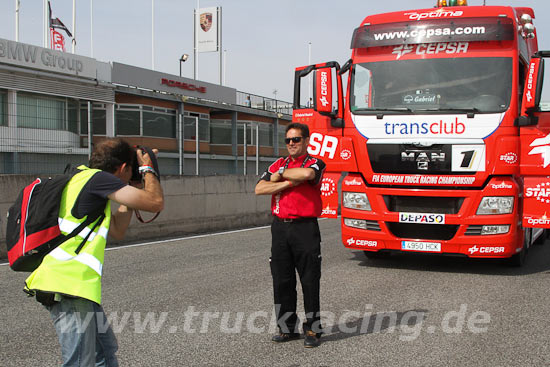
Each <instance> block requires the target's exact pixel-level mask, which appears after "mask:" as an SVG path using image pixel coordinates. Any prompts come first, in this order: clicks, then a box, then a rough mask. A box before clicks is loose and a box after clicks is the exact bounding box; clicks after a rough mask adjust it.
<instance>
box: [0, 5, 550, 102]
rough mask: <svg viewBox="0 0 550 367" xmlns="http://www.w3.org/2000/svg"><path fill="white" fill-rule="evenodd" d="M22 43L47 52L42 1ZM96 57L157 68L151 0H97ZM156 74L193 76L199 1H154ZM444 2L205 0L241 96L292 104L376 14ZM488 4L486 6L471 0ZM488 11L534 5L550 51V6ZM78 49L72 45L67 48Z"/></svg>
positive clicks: (11, 24)
mask: <svg viewBox="0 0 550 367" xmlns="http://www.w3.org/2000/svg"><path fill="white" fill-rule="evenodd" d="M20 1H21V12H20V28H19V32H20V33H19V41H20V42H24V43H29V44H34V45H38V46H42V39H43V35H42V0H20ZM0 3H1V4H2V7H1V9H2V11H1V12H0V38H6V39H10V40H14V39H15V15H14V14H15V0H0ZM72 3H73V1H72V0H52V9H53V13H54V16H56V17H59V18H60V19H61V20H62V21H63V22H64V23H65V25H67V26H68V27H69V29H71V30H72ZM93 3H94V14H93V19H94V27H93V42H94V44H93V52H94V54H93V57H94V58H96V59H98V60H100V61H116V62H121V63H126V64H131V65H135V66H140V67H144V68H151V0H94V1H93ZM154 3H155V33H154V34H155V51H156V52H155V54H156V56H155V69H156V70H158V71H161V72H167V73H171V74H175V75H177V74H179V62H178V59H179V57H180V56H181V54H183V53H188V54H189V55H190V59H189V60H188V61H187V62H186V63H185V64H184V65H183V76H185V77H193V61H192V54H193V25H192V21H193V9H194V8H195V7H196V5H197V1H196V0H154ZM435 3H436V0H417V1H413V0H393V1H380V0H343V1H334V0H273V1H265V0H201V1H200V6H201V8H202V7H211V6H221V7H222V8H223V48H224V49H227V63H226V67H227V76H226V84H227V85H228V86H231V87H234V88H237V89H238V90H241V91H245V92H250V93H254V94H259V95H263V96H267V97H273V96H274V94H273V91H274V90H275V89H276V90H277V91H278V92H277V98H278V99H282V100H286V101H290V100H291V99H292V90H293V76H294V68H295V67H296V66H301V65H306V64H307V63H308V43H309V42H311V43H312V52H311V61H312V63H318V62H324V61H332V60H335V61H338V62H340V64H343V63H344V62H345V61H346V60H347V59H348V58H349V57H350V52H351V51H350V49H349V44H350V40H351V36H352V32H353V30H354V29H355V28H356V27H357V26H358V25H359V24H360V23H361V21H362V20H363V19H364V18H365V17H366V16H367V15H371V14H376V13H383V12H390V11H398V10H410V9H422V8H431V7H433V6H434V5H435ZM469 4H470V5H482V4H483V0H469ZM486 4H487V5H512V6H528V7H532V8H533V9H534V11H535V17H536V18H535V21H534V23H535V26H537V32H538V36H539V47H540V49H550V1H548V0H533V1H526V0H486ZM76 37H77V47H76V53H77V54H80V55H84V56H90V0H77V27H76ZM66 46H67V49H68V50H69V51H70V50H71V46H70V43H69V42H67V45H66ZM218 62H219V56H218V54H217V53H203V54H201V55H200V59H199V79H201V80H204V81H208V82H213V83H218V80H219V72H218Z"/></svg>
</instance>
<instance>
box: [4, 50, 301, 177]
mask: <svg viewBox="0 0 550 367" xmlns="http://www.w3.org/2000/svg"><path fill="white" fill-rule="evenodd" d="M291 114H292V110H291V106H290V103H284V102H281V101H277V100H274V99H269V98H264V97H260V96H255V95H251V94H247V93H243V92H239V91H237V90H235V89H234V88H228V87H224V86H220V85H216V84H211V83H206V82H202V81H197V80H193V79H188V78H182V77H179V76H175V75H171V74H166V73H160V72H157V71H152V70H148V69H143V68H138V67H135V66H131V65H125V64H120V63H117V62H113V63H105V62H99V61H97V60H95V59H91V58H88V57H84V56H79V55H74V54H69V53H64V52H59V51H54V50H50V49H46V48H42V47H37V46H33V45H28V44H23V43H18V42H14V41H9V40H4V39H0V173H1V174H48V173H61V172H63V170H64V169H65V167H66V166H67V164H70V165H72V166H75V165H78V164H83V163H86V162H87V161H88V156H89V153H90V151H91V144H92V145H93V144H94V143H97V142H98V141H100V140H101V139H104V138H105V137H114V136H118V137H123V138H125V139H126V140H128V141H129V142H130V143H131V144H133V145H144V146H149V147H152V148H158V149H159V151H160V152H159V164H160V167H161V171H162V174H170V175H178V174H191V175H195V174H200V175H215V174H255V173H257V172H261V171H263V169H265V167H266V166H267V165H269V164H270V162H272V161H273V160H274V159H275V158H276V157H277V156H278V154H279V151H281V153H282V154H284V150H281V149H284V129H285V126H286V125H287V124H289V123H290V121H291ZM90 143H91V144H90ZM245 162H246V164H245Z"/></svg>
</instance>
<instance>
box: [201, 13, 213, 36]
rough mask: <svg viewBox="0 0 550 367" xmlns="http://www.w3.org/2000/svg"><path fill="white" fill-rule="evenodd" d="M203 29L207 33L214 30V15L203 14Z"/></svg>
mask: <svg viewBox="0 0 550 367" xmlns="http://www.w3.org/2000/svg"><path fill="white" fill-rule="evenodd" d="M201 28H202V30H203V31H205V32H208V31H209V30H210V28H212V13H202V14H201Z"/></svg>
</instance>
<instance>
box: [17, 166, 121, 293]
mask: <svg viewBox="0 0 550 367" xmlns="http://www.w3.org/2000/svg"><path fill="white" fill-rule="evenodd" d="M78 169H80V170H81V172H79V173H77V174H76V175H74V176H73V177H72V178H71V180H70V181H69V183H68V184H67V186H66V187H65V190H63V195H62V196H61V207H60V209H59V228H60V229H61V232H62V233H63V234H69V233H71V232H72V231H73V230H74V229H75V228H76V227H78V225H79V224H81V223H82V222H84V221H85V220H86V217H84V218H80V219H77V218H75V217H73V215H72V214H71V211H72V209H73V206H74V204H75V203H76V200H77V198H78V195H79V194H80V192H81V191H82V189H83V188H84V185H86V183H87V182H88V181H89V180H90V179H91V178H92V176H93V175H94V174H96V173H97V172H99V171H100V170H98V169H90V168H88V167H85V166H80V167H78ZM98 220H101V217H100V218H98V219H97V220H96V221H95V222H97V221H98ZM95 222H94V223H91V224H90V225H89V226H88V227H86V228H84V229H83V230H82V231H81V232H80V234H78V235H76V236H75V237H73V238H70V239H68V240H67V241H65V242H63V243H62V244H61V245H59V246H58V247H57V248H55V249H53V250H52V251H51V252H50V253H49V254H48V255H46V256H45V257H44V260H43V261H42V263H41V264H40V266H39V267H38V268H37V269H36V270H35V271H34V272H33V273H32V274H31V275H30V276H29V277H28V278H27V280H26V281H25V283H26V288H27V289H28V290H30V291H31V292H32V291H35V290H40V291H44V292H53V293H60V294H65V295H70V296H75V297H81V298H86V299H89V300H90V301H93V302H96V303H98V304H101V273H102V270H103V258H104V254H105V245H106V244H107V234H108V232H109V225H110V223H111V201H110V200H108V201H107V205H106V206H105V218H104V219H103V221H102V223H101V224H98V225H97V226H96V227H95V229H94V231H93V232H92V233H90V231H91V229H92V228H93V227H94V224H95ZM88 233H90V236H89V237H88V240H87V241H86V243H85V244H84V246H83V247H82V249H81V251H80V252H79V253H78V254H77V253H76V252H75V251H76V249H77V248H78V246H79V245H80V244H81V243H82V241H83V240H84V238H85V237H86V235H88Z"/></svg>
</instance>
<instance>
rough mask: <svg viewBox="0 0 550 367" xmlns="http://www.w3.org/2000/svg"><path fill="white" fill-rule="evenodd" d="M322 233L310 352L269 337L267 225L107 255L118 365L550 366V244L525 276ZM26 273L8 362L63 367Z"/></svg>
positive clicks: (1, 349) (4, 276)
mask: <svg viewBox="0 0 550 367" xmlns="http://www.w3.org/2000/svg"><path fill="white" fill-rule="evenodd" d="M320 225H321V232H322V237H323V243H322V252H323V275H322V281H321V307H322V310H323V313H324V314H323V320H324V326H325V328H326V334H325V335H324V336H323V338H322V344H321V346H320V347H318V348H313V349H305V348H304V347H303V341H302V340H296V341H291V342H288V343H285V344H282V345H279V344H274V343H272V342H271V341H270V339H271V334H272V332H273V330H274V326H273V325H274V324H273V321H272V320H271V317H272V315H273V306H272V288H271V275H270V272H269V265H268V258H269V254H270V245H269V243H270V238H271V234H270V229H269V228H267V227H263V228H255V229H250V230H245V231H236V232H231V233H225V234H216V235H207V236H197V237H192V238H187V239H185V238H184V239H179V240H172V241H167V242H159V243H153V244H145V245H143V246H134V247H121V248H116V249H113V250H110V251H107V253H106V260H105V267H104V287H103V299H104V301H103V305H104V308H105V311H106V313H107V314H108V315H109V317H111V318H113V320H115V321H116V325H115V326H116V327H114V328H115V329H118V330H115V332H116V333H117V338H118V342H119V346H120V348H119V352H118V357H119V362H120V364H121V366H340V367H342V366H359V365H372V366H441V365H445V366H548V365H550V347H549V344H550V337H549V336H550V332H549V330H550V321H549V318H550V306H549V302H548V300H549V299H548V293H549V289H550V271H549V269H550V244H549V243H547V244H545V245H539V246H535V247H533V248H532V249H531V251H530V253H529V256H528V259H527V264H526V265H525V267H523V268H520V269H518V268H512V267H509V266H507V265H506V264H503V263H502V261H495V260H469V259H463V258H454V257H442V256H430V255H415V254H402V255H401V254H400V255H395V256H392V257H391V258H389V259H379V260H376V261H372V260H367V259H366V258H365V257H364V255H363V253H362V252H361V251H350V250H348V249H345V248H344V247H343V246H342V245H341V242H340V229H339V226H340V224H339V220H323V221H320ZM25 276H26V275H25V274H19V273H15V272H12V271H11V270H10V269H9V267H7V266H5V265H2V266H0V289H1V290H2V301H1V303H0V328H1V330H0V366H54V365H59V364H60V363H61V359H60V352H59V346H58V343H57V338H56V334H55V330H54V328H53V325H52V323H51V321H50V317H49V314H48V312H47V311H46V310H45V309H43V308H42V306H41V305H40V304H38V303H37V302H36V301H34V299H31V298H27V297H26V296H25V295H24V294H23V292H22V291H21V289H22V284H23V281H24V279H25ZM299 298H300V299H301V296H299ZM299 308H300V309H301V308H302V304H301V302H300V304H299ZM146 320H149V323H145V321H146ZM113 325H114V324H113Z"/></svg>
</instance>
